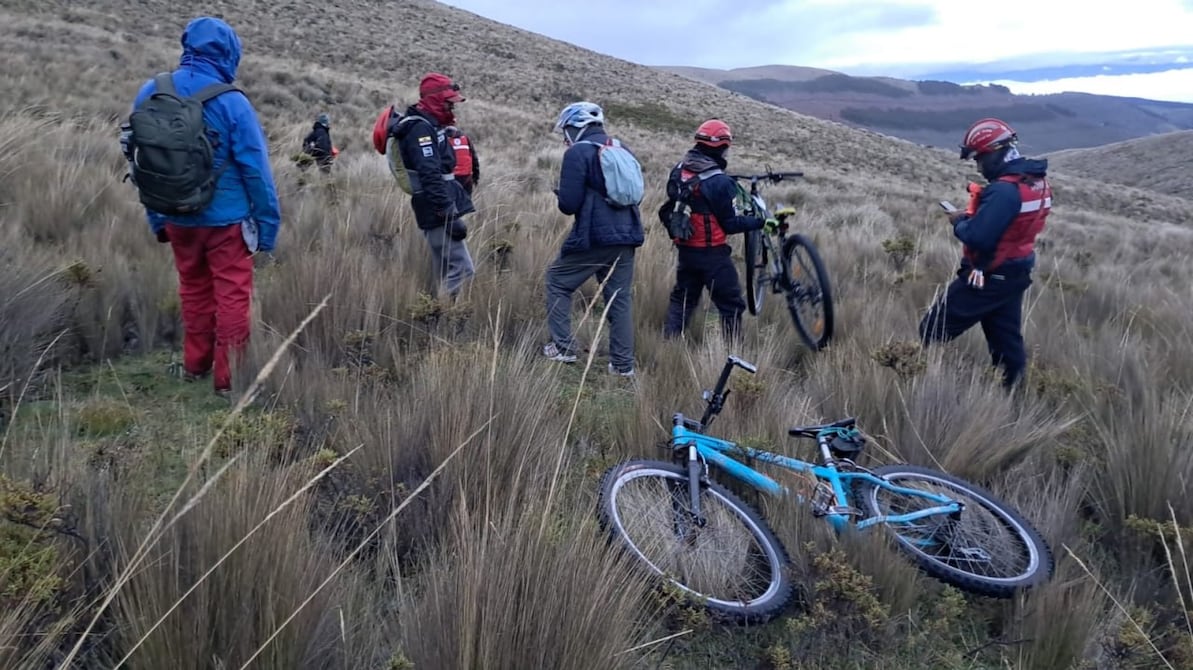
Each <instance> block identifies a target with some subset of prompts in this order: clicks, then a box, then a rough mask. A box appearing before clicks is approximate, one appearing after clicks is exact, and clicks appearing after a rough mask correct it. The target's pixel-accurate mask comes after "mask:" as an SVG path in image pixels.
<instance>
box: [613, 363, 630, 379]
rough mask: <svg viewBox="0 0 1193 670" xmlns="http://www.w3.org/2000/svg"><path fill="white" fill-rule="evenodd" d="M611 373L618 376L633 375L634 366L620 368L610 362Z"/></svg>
mask: <svg viewBox="0 0 1193 670" xmlns="http://www.w3.org/2000/svg"><path fill="white" fill-rule="evenodd" d="M609 374H611V375H617V376H618V377H633V376H634V368H628V369H625V370H620V369H618V368H616V367H613V364H612V363H610V364H609Z"/></svg>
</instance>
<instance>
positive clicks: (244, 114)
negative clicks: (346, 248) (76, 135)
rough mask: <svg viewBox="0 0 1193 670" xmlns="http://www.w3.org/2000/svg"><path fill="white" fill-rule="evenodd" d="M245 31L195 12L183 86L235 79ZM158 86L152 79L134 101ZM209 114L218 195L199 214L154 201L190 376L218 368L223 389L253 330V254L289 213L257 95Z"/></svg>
mask: <svg viewBox="0 0 1193 670" xmlns="http://www.w3.org/2000/svg"><path fill="white" fill-rule="evenodd" d="M240 56H241V48H240V38H239V37H238V36H237V35H236V31H234V30H233V29H232V27H231V26H229V25H228V24H227V23H225V22H224V21H222V20H220V19H217V18H212V17H208V16H204V17H200V18H196V19H194V20H192V21H191V22H190V23H189V24H187V26H186V29H185V30H184V31H183V33H182V57H181V59H180V60H179V67H178V69H177V70H174V72H173V73H172V74H171V79H172V81H173V83H174V87H175V89H176V90H177V91H178V93H179V94H180V95H183V96H186V95H193V94H195V93H196V92H198V91H199V90H201V89H203V88H204V87H207V86H209V85H211V84H220V83H223V84H231V83H232V82H234V81H235V79H236V70H237V67H238V66H239V65H240ZM155 90H156V84H155V82H154V80H153V79H150V80H149V81H148V82H146V83H145V84H144V85H143V86H142V87H141V89H140V91H139V92H138V93H137V96H136V100H135V102H134V103H133V109H134V110H136V109H137V108H139V107H140V106H141V105H142V103H143V102H145V100H146V99H148V98H149V96H150V95H151V94H153V93H154V91H155ZM203 120H204V122H205V124H206V126H207V130H208V136H209V139H210V140H211V144H212V146H213V154H214V169H215V174H218V175H219V176H218V179H217V181H216V186H215V194H214V197H213V199H212V201H211V203H210V204H209V205H208V206H207V207H205V208H204V209H202V210H201V211H199V212H198V213H195V214H188V215H174V216H169V217H167V216H165V215H163V214H161V213H158V212H155V211H152V210H150V209H148V208H147V209H146V213H147V216H148V219H149V227H150V229H151V230H152V232H153V234H154V236H156V238H157V240H158V242H161V243H163V244H167V243H168V244H169V245H170V247H171V249H172V250H173V252H174V264H175V266H176V268H177V271H178V281H179V287H178V294H179V299H180V302H181V306H182V322H183V328H184V330H185V335H184V338H183V371H184V376H185V378H186V379H188V380H197V379H202V378H205V377H207V376H208V375H211V376H212V384H213V386H214V390H215V391H216V393H218V394H220V395H225V396H226V395H227V394H228V393H229V392H230V391H231V389H232V374H231V364H232V362H231V361H230V360H229V358H230V354H231V355H232V357H233V358H235V357H238V356H239V355H240V354H242V353H243V351H244V348H245V346H246V345H247V343H248V340H249V332H250V322H251V301H252V292H253V256H254V254H255V253H257V252H266V253H272V252H273V250H274V246H275V244H276V241H277V234H278V227H279V225H280V223H281V210H280V207H279V205H278V196H277V190H276V186H275V185H274V180H273V173H272V171H271V169H270V165H269V146H268V144H267V142H266V139H265V133H264V131H263V130H262V128H261V124H260V122H259V121H258V119H257V113H256V111H255V110H254V109H253V106H252V104H251V103H250V102H249V99H248V98H247V97H245V95H244V94H243V93H240V92H239V91H232V92H228V93H224V94H222V95H219V96H217V97H214V98H211V99H210V100H208V101H207V102H206V103H205V104H204V107H203Z"/></svg>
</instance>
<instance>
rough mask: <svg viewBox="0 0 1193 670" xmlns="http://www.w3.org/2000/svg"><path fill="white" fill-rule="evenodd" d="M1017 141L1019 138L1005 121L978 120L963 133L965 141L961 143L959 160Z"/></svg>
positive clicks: (992, 119)
mask: <svg viewBox="0 0 1193 670" xmlns="http://www.w3.org/2000/svg"><path fill="white" fill-rule="evenodd" d="M1018 141H1019V136H1018V135H1016V134H1015V129H1014V128H1012V127H1010V126H1008V125H1007V123H1006V122H1005V121H1000V120H999V119H994V118H986V119H980V120H978V121H975V122H974V124H973V125H972V126H970V127H969V130H967V131H965V139H964V140H963V141H962V142H961V159H962V160H964V159H966V158H970V157H972V156H975V155H980V154H984V153H989V152H991V151H995V150H998V149H1001V148H1003V147H1005V146H1008V145H1011V144H1014V143H1015V142H1018Z"/></svg>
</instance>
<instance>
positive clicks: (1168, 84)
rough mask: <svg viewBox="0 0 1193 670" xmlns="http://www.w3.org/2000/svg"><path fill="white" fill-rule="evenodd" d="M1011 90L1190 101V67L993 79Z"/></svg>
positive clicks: (1192, 93)
mask: <svg viewBox="0 0 1193 670" xmlns="http://www.w3.org/2000/svg"><path fill="white" fill-rule="evenodd" d="M994 83H996V84H1002V85H1003V86H1006V87H1007V88H1009V89H1011V92H1012V93H1024V94H1044V93H1063V92H1065V91H1080V92H1082V93H1097V94H1101V95H1121V96H1126V97H1133V98H1150V99H1152V100H1171V101H1173V102H1193V69H1187V70H1168V71H1166V72H1152V73H1148V74H1123V75H1117V76H1103V75H1099V76H1097V77H1075V78H1072V79H1056V80H1052V81H1035V82H1019V81H996V82H994Z"/></svg>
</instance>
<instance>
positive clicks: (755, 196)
mask: <svg viewBox="0 0 1193 670" xmlns="http://www.w3.org/2000/svg"><path fill="white" fill-rule="evenodd" d="M803 174H804V173H802V172H778V173H773V172H770V171H769V169H768V170H767V174H764V175H729V176H730V177H733V178H734V179H747V180H749V182H750V190H749V199H750V205H751V206H752V207H753V208H754V209H755V210H758V211H756V214H757V215H758V216H761V217H762V218H764V219H767V218H770V208H769V207H768V206H767V204H766V200H765V199H764V198H763V197H762V192H761V190H760V189H759V188H758V183H759V182H760V181H762V180H763V179H770V180H771V181H773V182H776V183H777V182H779V181H782V180H783V179H785V178H793V177H802V176H803ZM789 227H790V226H789V224H788V223H787V217H786V216H783V217H782V218H780V219H779V227H778V230H777V231H776V232H775V233H774V234H773V235H768V234H766V233H761V234H760V235H759V236H758V237H759V240H760V241H761V242H762V244H763V246H764V247H766V251H767V255H768V257H769V258H768V261H769V263H768V264H769V266H770V267H769V268H768V269H769V270H770V272H771V277H770V285H771V293H782V292H784V291H786V290H788V289H789V288H790V286H787V285H785V284H786V283H787V281H788V278H790V277H791V268H790V267H788V264H787V259H786V258H783V242H784V240H786V239H787V230H788V228H789ZM774 238H778V239H777V241H776V240H775V239H774Z"/></svg>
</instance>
